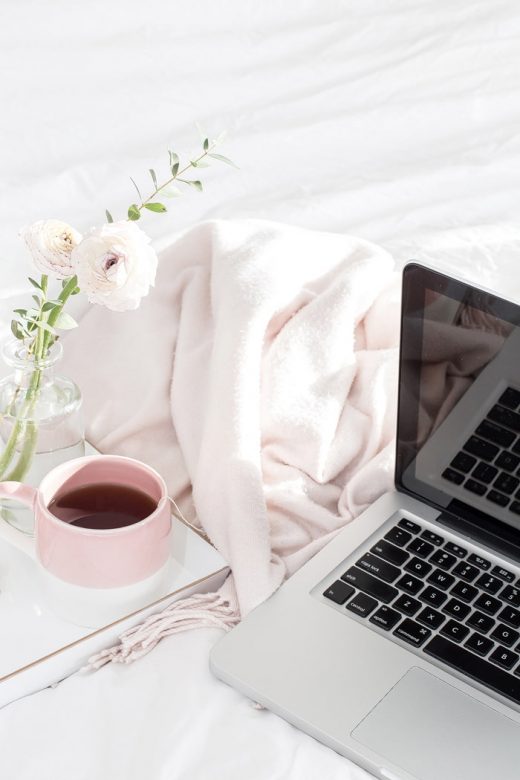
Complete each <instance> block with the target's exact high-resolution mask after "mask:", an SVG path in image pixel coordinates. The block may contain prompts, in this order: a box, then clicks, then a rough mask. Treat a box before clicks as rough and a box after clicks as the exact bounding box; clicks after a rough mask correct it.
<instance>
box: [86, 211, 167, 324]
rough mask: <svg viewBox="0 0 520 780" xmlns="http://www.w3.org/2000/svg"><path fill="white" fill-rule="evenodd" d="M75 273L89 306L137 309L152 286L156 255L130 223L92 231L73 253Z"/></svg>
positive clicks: (135, 226) (115, 223)
mask: <svg viewBox="0 0 520 780" xmlns="http://www.w3.org/2000/svg"><path fill="white" fill-rule="evenodd" d="M72 265H73V269H74V273H75V274H76V275H77V277H78V284H79V287H80V289H81V291H82V292H84V293H86V295H87V297H88V299H89V301H90V302H91V303H100V304H102V305H103V306H106V307H107V308H108V309H112V310H113V311H126V310H127V309H137V307H138V306H139V304H140V302H141V298H143V297H144V296H145V295H147V294H148V292H149V290H150V287H151V286H153V284H154V282H155V274H156V271H157V255H156V254H155V252H154V250H153V249H152V247H151V246H150V239H149V238H148V236H147V235H146V233H144V232H143V231H142V230H141V229H140V228H138V227H137V225H135V224H134V223H133V222H126V221H125V220H121V221H120V222H111V223H107V224H105V225H102V226H101V227H99V228H93V229H92V230H91V231H90V233H89V234H88V235H86V236H85V238H84V239H83V241H81V243H80V244H78V246H77V247H75V249H74V251H73V253H72Z"/></svg>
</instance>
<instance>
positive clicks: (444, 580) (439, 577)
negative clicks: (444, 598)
mask: <svg viewBox="0 0 520 780" xmlns="http://www.w3.org/2000/svg"><path fill="white" fill-rule="evenodd" d="M428 582H431V584H432V585H435V586H436V587H437V588H440V589H441V590H448V588H451V586H452V585H453V583H454V582H455V577H452V576H451V574H446V572H445V571H442V569H435V571H432V573H431V574H430V576H429V577H428Z"/></svg>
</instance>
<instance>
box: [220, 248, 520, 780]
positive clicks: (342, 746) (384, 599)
mask: <svg viewBox="0 0 520 780" xmlns="http://www.w3.org/2000/svg"><path fill="white" fill-rule="evenodd" d="M211 667H212V669H213V671H214V673H215V674H216V675H217V676H218V677H220V678H221V679H222V680H224V681H225V682H227V683H229V684H230V685H232V686H234V687H236V688H238V689H239V690H240V691H242V692H243V693H244V694H246V695H247V696H249V697H250V698H251V699H254V700H255V701H257V702H260V703H261V704H263V705H264V706H265V707H267V708H268V709H270V710H272V711H273V712H276V713H277V714H279V715H280V716H282V717H283V718H286V719H287V720H288V721H290V722H291V723H293V724H294V725H295V726H297V727H298V728H300V729H302V730H304V731H306V732H307V733H308V734H310V735H312V736H313V737H315V738H316V739H318V740H320V741H321V742H324V743H325V744H326V745H329V746H330V747H331V748H333V749H334V750H336V751H338V752H339V753H341V754H343V755H345V756H348V757H349V758H350V759H352V760H353V761H355V762H357V763H358V764H360V765H361V766H363V767H365V768H366V769H368V770H369V771H371V772H372V773H374V774H375V775H377V776H379V777H383V778H386V779H387V780H388V779H390V780H391V779H392V778H415V779H416V780H466V779H467V780H491V779H492V778H497V780H498V778H499V779H500V780H519V778H520V306H518V305H517V304H514V303H511V302H509V301H506V300H503V299H501V298H498V297H497V296H496V295H494V294H492V293H490V292H487V291H484V290H480V289H477V288H474V287H472V286H470V285H468V284H467V283H465V282H462V281H458V280H456V279H453V278H450V277H448V276H446V275H443V274H441V273H438V272H436V271H433V270H430V269H427V268H425V267H423V266H420V265H418V264H417V263H412V264H410V265H408V266H406V268H405V269H404V272H403V298H402V317H401V347H400V375H399V409H398V424H397V457H396V471H395V491H393V492H391V493H387V494H385V495H384V496H382V497H381V498H380V499H379V500H378V501H377V502H376V503H374V504H373V505H372V506H371V507H370V508H369V509H368V510H367V511H366V512H364V513H363V515H362V516H360V517H359V518H358V519H356V520H355V522H353V523H351V524H349V525H348V526H347V527H346V528H345V530H344V531H342V533H341V534H340V535H338V536H337V537H336V539H335V540H334V541H333V542H331V543H330V544H328V545H327V546H326V547H325V548H324V549H323V550H322V551H321V552H320V553H318V554H317V555H315V556H314V558H312V559H311V560H310V561H309V562H308V563H307V564H306V565H305V566H303V567H302V568H301V569H300V570H299V571H298V572H297V573H296V574H295V575H294V576H293V577H291V578H290V579H289V580H288V581H287V582H286V583H285V584H284V585H283V586H282V587H281V588H280V589H279V590H278V591H277V592H276V593H275V594H274V595H273V596H272V597H271V598H270V599H268V600H267V601H266V602H265V603H264V604H262V605H261V606H259V607H258V608H257V609H255V610H254V611H253V612H252V613H251V614H250V615H248V616H247V617H246V618H245V620H243V621H242V622H241V623H240V624H239V625H238V626H237V627H236V628H235V629H233V631H231V632H230V633H229V634H227V635H225V636H224V637H223V638H222V640H221V641H220V642H218V644H217V645H216V646H215V648H214V649H213V652H212V654H211Z"/></svg>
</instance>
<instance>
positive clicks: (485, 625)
mask: <svg viewBox="0 0 520 780" xmlns="http://www.w3.org/2000/svg"><path fill="white" fill-rule="evenodd" d="M466 623H467V624H468V626H471V628H476V629H477V631H480V633H481V634H487V633H488V631H491V629H492V628H493V626H494V625H495V621H494V620H493V618H490V617H489V615H484V613H483V612H479V611H478V609H477V610H476V611H475V612H473V614H472V615H470V617H469V618H468V619H467V620H466Z"/></svg>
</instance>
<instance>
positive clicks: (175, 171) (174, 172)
mask: <svg viewBox="0 0 520 780" xmlns="http://www.w3.org/2000/svg"><path fill="white" fill-rule="evenodd" d="M178 173H179V163H178V161H177V162H176V163H173V165H172V176H173V178H175V177H176V176H177V174H178Z"/></svg>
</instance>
